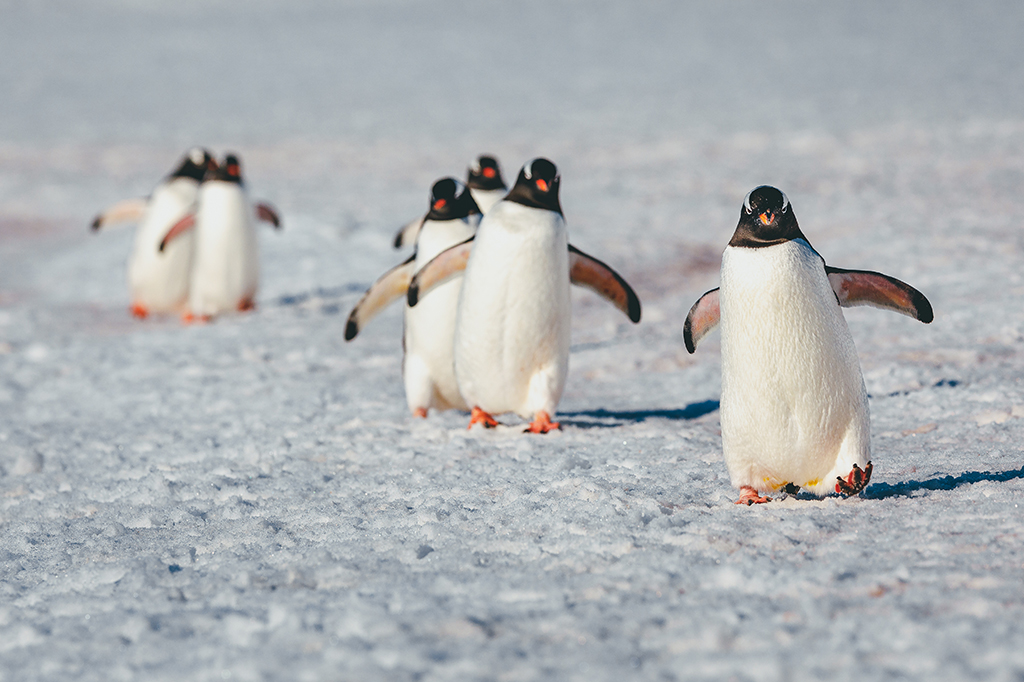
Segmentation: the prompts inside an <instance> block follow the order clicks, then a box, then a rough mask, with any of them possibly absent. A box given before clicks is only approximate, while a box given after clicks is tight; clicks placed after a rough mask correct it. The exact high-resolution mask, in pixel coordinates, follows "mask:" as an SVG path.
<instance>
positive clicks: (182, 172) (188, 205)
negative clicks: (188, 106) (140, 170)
mask: <svg viewBox="0 0 1024 682" xmlns="http://www.w3.org/2000/svg"><path fill="white" fill-rule="evenodd" d="M215 166H216V162H215V161H214V160H213V157H212V156H211V155H210V152H209V151H207V150H205V149H201V148H199V147H195V148H193V149H191V150H189V151H188V153H187V154H186V155H185V156H184V158H182V159H181V161H180V162H179V164H178V166H177V167H176V168H175V169H174V170H173V171H172V172H171V174H170V175H168V176H167V177H166V178H165V179H164V180H163V181H162V182H161V183H160V184H159V185H157V186H156V188H155V189H154V190H153V192H152V194H150V195H149V196H148V197H145V198H138V199H126V200H124V201H120V202H118V203H116V204H114V205H112V206H110V207H109V208H107V209H106V210H104V211H103V212H102V213H101V214H100V215H98V216H96V218H95V219H94V220H93V222H92V230H93V231H94V232H98V231H100V230H103V229H107V228H109V227H111V226H112V225H116V224H119V223H128V222H135V223H138V228H137V229H136V231H135V239H134V243H133V244H132V250H131V254H130V255H129V257H128V290H129V294H130V296H131V305H130V308H129V310H130V311H131V313H132V314H133V315H134V316H135V317H138V318H140V319H143V318H145V317H147V316H148V315H150V314H162V313H178V312H181V311H182V310H183V309H184V307H185V305H186V303H187V300H188V287H189V278H190V276H191V270H192V254H193V246H194V245H193V239H192V235H186V236H185V237H184V238H182V239H181V240H179V241H178V242H177V243H175V244H174V245H173V246H171V248H168V249H165V250H163V251H161V250H159V249H158V246H159V244H160V241H161V240H162V239H163V237H164V235H165V234H166V233H167V231H168V229H169V228H170V227H171V226H172V225H174V224H175V223H176V222H177V221H179V220H180V219H181V218H182V217H184V216H186V215H188V214H189V213H190V212H192V211H193V210H194V209H195V203H196V198H197V197H198V194H199V183H200V182H201V181H202V179H203V176H204V175H205V174H206V172H207V171H208V170H209V169H210V168H213V167H215Z"/></svg>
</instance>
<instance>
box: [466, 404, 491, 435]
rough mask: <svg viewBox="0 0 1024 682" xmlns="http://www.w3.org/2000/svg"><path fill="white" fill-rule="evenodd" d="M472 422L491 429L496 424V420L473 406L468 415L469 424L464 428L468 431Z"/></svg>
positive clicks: (471, 426)
mask: <svg viewBox="0 0 1024 682" xmlns="http://www.w3.org/2000/svg"><path fill="white" fill-rule="evenodd" d="M473 424H483V425H484V428H487V429H493V428H494V427H495V426H497V425H498V420H497V419H495V418H494V417H492V416H491V415H489V414H487V413H486V412H484V411H483V410H481V409H480V408H479V407H474V408H473V411H472V413H471V414H470V416H469V426H467V427H466V430H467V431H469V430H470V429H471V428H473Z"/></svg>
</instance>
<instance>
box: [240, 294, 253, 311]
mask: <svg viewBox="0 0 1024 682" xmlns="http://www.w3.org/2000/svg"><path fill="white" fill-rule="evenodd" d="M249 310H256V301H254V300H252V299H251V298H243V299H242V300H241V301H239V302H238V312H240V313H244V312H247V311H249Z"/></svg>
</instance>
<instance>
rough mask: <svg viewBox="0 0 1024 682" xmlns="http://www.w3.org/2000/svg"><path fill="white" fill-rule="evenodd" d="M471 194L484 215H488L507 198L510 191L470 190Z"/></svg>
mask: <svg viewBox="0 0 1024 682" xmlns="http://www.w3.org/2000/svg"><path fill="white" fill-rule="evenodd" d="M469 193H470V194H471V195H473V201H475V202H476V205H477V206H478V207H479V208H480V210H481V211H482V212H483V213H487V212H488V211H490V210H491V209H492V208H494V205H495V204H496V203H498V202H499V201H501V200H502V199H504V198H505V195H506V194H508V190H504V189H473V188H470V190H469Z"/></svg>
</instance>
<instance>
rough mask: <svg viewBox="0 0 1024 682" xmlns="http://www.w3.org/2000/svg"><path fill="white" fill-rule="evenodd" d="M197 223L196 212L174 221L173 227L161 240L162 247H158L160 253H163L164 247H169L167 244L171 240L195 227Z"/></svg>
mask: <svg viewBox="0 0 1024 682" xmlns="http://www.w3.org/2000/svg"><path fill="white" fill-rule="evenodd" d="M195 225H196V214H195V213H189V214H187V215H185V217H184V218H182V219H181V220H179V221H178V222H176V223H174V225H172V226H171V229H170V230H168V231H167V234H165V235H164V238H163V239H161V240H160V247H159V248H158V251H160V253H163V252H164V249H166V248H167V245H168V244H170V243H171V240H173V239H174V238H176V237H177V236H179V235H180V234H182V233H183V232H185V231H186V230H190V229H192V228H193V227H195Z"/></svg>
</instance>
